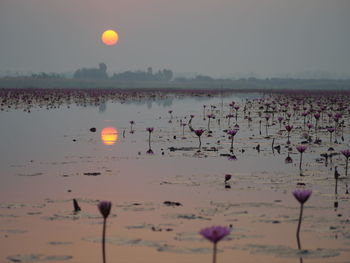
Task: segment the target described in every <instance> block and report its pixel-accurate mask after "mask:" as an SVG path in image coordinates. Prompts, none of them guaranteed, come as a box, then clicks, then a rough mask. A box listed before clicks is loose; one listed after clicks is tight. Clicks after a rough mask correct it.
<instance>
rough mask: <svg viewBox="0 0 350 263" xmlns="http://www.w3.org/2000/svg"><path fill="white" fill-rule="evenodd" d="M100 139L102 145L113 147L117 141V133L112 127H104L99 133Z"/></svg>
mask: <svg viewBox="0 0 350 263" xmlns="http://www.w3.org/2000/svg"><path fill="white" fill-rule="evenodd" d="M101 139H102V142H103V144H104V145H113V144H115V143H116V141H118V131H117V129H116V128H114V127H106V128H104V129H103V130H102V131H101Z"/></svg>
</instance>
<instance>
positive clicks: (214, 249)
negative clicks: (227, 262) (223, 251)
mask: <svg viewBox="0 0 350 263" xmlns="http://www.w3.org/2000/svg"><path fill="white" fill-rule="evenodd" d="M216 251H217V243H214V247H213V263H216Z"/></svg>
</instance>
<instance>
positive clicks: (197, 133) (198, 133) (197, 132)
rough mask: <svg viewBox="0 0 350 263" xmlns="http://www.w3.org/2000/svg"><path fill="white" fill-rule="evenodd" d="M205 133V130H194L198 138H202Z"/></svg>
mask: <svg viewBox="0 0 350 263" xmlns="http://www.w3.org/2000/svg"><path fill="white" fill-rule="evenodd" d="M203 132H204V130H203V129H198V130H194V133H195V134H196V135H197V136H198V137H200V136H202V134H203Z"/></svg>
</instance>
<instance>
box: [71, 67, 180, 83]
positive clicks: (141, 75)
mask: <svg viewBox="0 0 350 263" xmlns="http://www.w3.org/2000/svg"><path fill="white" fill-rule="evenodd" d="M73 77H74V78H75V79H89V80H101V79H112V80H122V81H170V80H172V78H173V72H172V71H171V70H170V69H163V70H159V71H158V72H156V73H153V70H152V68H151V67H149V68H147V71H141V70H138V71H125V72H122V73H118V74H117V73H114V74H113V76H112V77H111V78H109V77H108V75H107V66H106V64H105V63H100V64H99V67H98V68H81V69H78V70H77V71H75V73H74V75H73Z"/></svg>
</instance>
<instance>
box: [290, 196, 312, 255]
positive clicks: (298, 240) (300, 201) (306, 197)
mask: <svg viewBox="0 0 350 263" xmlns="http://www.w3.org/2000/svg"><path fill="white" fill-rule="evenodd" d="M311 194H312V191H311V190H308V189H296V190H294V191H293V195H294V197H295V198H296V199H297V200H298V201H299V203H300V214H299V221H298V228H297V232H296V236H297V243H298V249H301V244H300V227H301V221H302V217H303V209H304V203H305V202H306V201H307V200H308V199H309V197H310V196H311Z"/></svg>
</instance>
